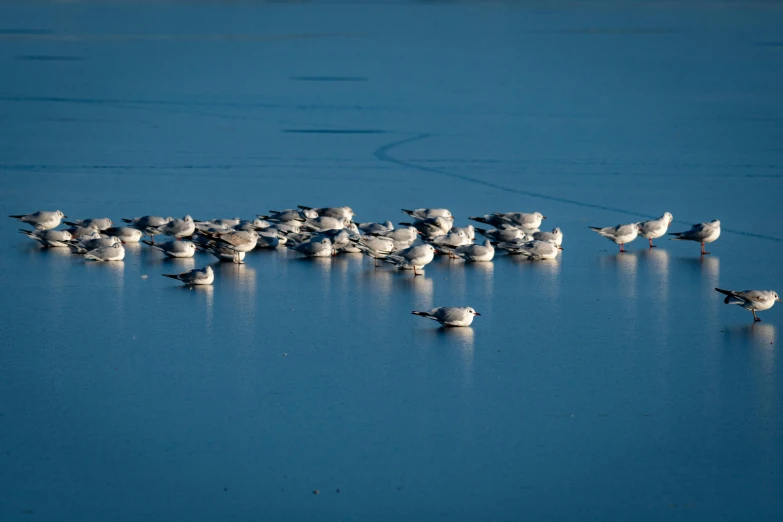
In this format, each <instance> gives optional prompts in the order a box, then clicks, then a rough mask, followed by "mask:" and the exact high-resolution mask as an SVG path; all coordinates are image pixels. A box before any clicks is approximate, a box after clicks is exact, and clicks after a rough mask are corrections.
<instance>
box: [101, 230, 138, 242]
mask: <svg viewBox="0 0 783 522" xmlns="http://www.w3.org/2000/svg"><path fill="white" fill-rule="evenodd" d="M103 233H104V234H106V235H107V236H114V237H116V238H119V240H120V241H122V242H123V243H138V242H139V241H141V238H142V237H143V236H144V232H142V231H141V230H139V229H138V228H131V227H111V228H107V229H106V230H104V231H103Z"/></svg>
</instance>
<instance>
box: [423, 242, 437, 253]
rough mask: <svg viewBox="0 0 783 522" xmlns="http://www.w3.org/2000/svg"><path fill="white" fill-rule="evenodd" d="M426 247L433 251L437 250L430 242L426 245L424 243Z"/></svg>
mask: <svg viewBox="0 0 783 522" xmlns="http://www.w3.org/2000/svg"><path fill="white" fill-rule="evenodd" d="M424 248H426V249H428V250H430V251H431V252H435V247H434V246H432V245H430V244H426V245H424Z"/></svg>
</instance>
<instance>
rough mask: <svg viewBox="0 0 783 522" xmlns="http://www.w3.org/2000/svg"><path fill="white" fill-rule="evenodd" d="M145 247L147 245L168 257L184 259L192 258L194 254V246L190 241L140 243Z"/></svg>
mask: <svg viewBox="0 0 783 522" xmlns="http://www.w3.org/2000/svg"><path fill="white" fill-rule="evenodd" d="M142 243H144V244H145V245H149V246H151V247H152V248H154V249H155V250H160V251H161V252H163V253H164V254H166V255H167V256H168V257H175V258H186V257H193V254H195V253H196V245H194V244H193V243H191V242H190V241H166V242H165V243H153V242H152V241H147V240H144V241H142Z"/></svg>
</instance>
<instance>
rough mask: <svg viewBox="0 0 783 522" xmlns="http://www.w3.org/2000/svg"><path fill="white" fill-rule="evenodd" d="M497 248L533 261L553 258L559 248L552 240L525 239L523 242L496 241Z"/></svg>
mask: <svg viewBox="0 0 783 522" xmlns="http://www.w3.org/2000/svg"><path fill="white" fill-rule="evenodd" d="M498 248H501V249H503V250H506V251H508V253H509V254H518V255H521V256H524V257H526V258H528V259H531V260H533V261H539V260H546V259H554V258H556V257H557V252H558V250H561V248H560V247H558V246H557V245H556V244H555V242H554V241H553V240H549V241H539V240H537V239H534V240H533V241H527V242H525V243H498Z"/></svg>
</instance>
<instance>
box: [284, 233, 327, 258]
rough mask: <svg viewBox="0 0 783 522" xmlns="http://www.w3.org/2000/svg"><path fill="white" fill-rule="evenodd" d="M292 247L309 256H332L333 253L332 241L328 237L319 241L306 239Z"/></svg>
mask: <svg viewBox="0 0 783 522" xmlns="http://www.w3.org/2000/svg"><path fill="white" fill-rule="evenodd" d="M290 248H293V250H296V251H297V252H299V253H300V254H304V255H305V256H307V257H330V256H331V255H332V242H331V241H329V238H326V237H325V238H323V239H319V240H318V241H305V242H304V243H299V244H298V245H296V246H293V247H290Z"/></svg>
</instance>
